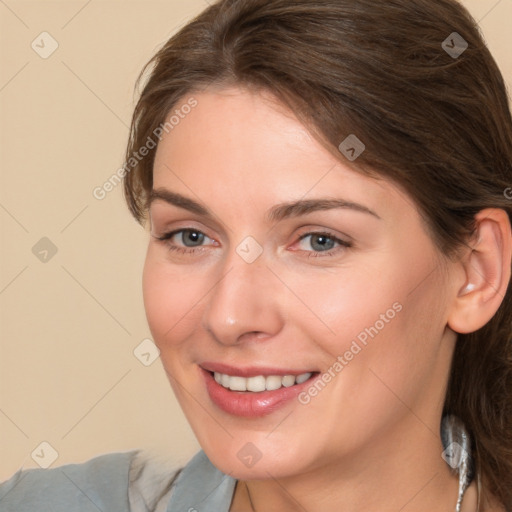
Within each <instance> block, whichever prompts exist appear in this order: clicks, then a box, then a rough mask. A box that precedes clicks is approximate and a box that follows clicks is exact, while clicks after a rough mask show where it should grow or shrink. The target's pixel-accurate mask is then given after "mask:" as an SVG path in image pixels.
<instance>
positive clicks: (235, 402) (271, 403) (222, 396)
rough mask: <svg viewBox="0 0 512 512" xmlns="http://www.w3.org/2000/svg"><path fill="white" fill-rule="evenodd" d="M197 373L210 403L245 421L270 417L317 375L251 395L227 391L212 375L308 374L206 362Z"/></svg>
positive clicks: (248, 392)
mask: <svg viewBox="0 0 512 512" xmlns="http://www.w3.org/2000/svg"><path fill="white" fill-rule="evenodd" d="M199 370H200V372H201V374H202V376H203V378H204V381H205V384H206V389H207V391H208V395H209V396H210V399H211V400H212V402H213V403H214V404H215V405H217V406H218V407H219V408H220V409H222V410H223V411H224V412H226V413H228V414H232V415H234V416H240V417H245V418H256V417H261V416H266V415H267V414H271V413H272V412H274V411H275V410H277V409H279V408H281V407H283V406H284V405H285V404H286V403H289V402H290V401H291V400H293V399H294V398H296V397H297V395H298V394H299V393H300V392H301V391H302V390H303V389H304V388H306V387H308V386H310V385H311V382H312V380H313V379H315V378H316V377H317V376H318V373H317V372H315V373H313V375H312V376H311V377H310V378H309V379H308V380H307V381H305V382H303V383H302V384H295V385H293V386H290V387H281V388H279V389H276V390H274V391H261V392H259V393H254V392H251V391H231V390H229V389H226V388H225V387H223V386H221V385H220V384H218V383H217V382H216V381H215V379H214V377H213V373H212V372H219V373H225V374H227V375H232V376H240V377H255V376H257V375H265V376H267V375H301V374H302V373H306V372H308V370H304V371H291V370H285V369H277V368H276V369H274V368H268V367H267V368H263V367H250V368H249V367H246V368H235V367H232V366H229V365H225V364H221V363H210V362H206V363H202V364H201V366H200V367H199Z"/></svg>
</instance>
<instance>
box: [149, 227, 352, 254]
mask: <svg viewBox="0 0 512 512" xmlns="http://www.w3.org/2000/svg"><path fill="white" fill-rule="evenodd" d="M186 232H192V233H198V234H200V235H204V236H205V237H207V238H210V237H208V236H207V235H205V234H204V233H203V232H202V231H199V230H198V229H191V228H182V229H176V230H174V231H170V232H168V233H164V234H163V235H162V236H161V237H157V236H154V238H156V239H157V240H158V241H160V242H163V243H164V244H165V245H166V246H167V249H168V250H169V251H173V252H177V253H180V254H192V253H195V252H197V250H200V251H202V250H204V247H203V246H197V247H181V246H178V245H173V244H171V243H170V242H169V241H170V239H171V238H172V237H173V236H175V235H178V234H180V233H186ZM314 235H316V236H323V237H326V238H329V239H330V240H332V241H334V242H335V243H337V244H338V247H336V248H333V249H329V250H327V251H302V252H307V253H308V256H307V257H308V258H318V257H326V256H336V255H337V254H338V252H339V251H341V250H345V249H348V248H350V247H352V243H351V242H347V241H346V240H342V239H340V238H338V237H336V236H334V235H333V234H332V233H329V232H327V231H311V232H308V233H304V234H302V235H300V237H299V242H300V241H302V240H304V239H305V238H307V237H308V236H314Z"/></svg>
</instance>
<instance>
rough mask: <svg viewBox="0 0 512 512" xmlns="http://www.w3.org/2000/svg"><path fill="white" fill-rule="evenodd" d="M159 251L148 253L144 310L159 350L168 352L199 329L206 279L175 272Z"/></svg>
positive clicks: (178, 271) (144, 283)
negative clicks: (199, 309)
mask: <svg viewBox="0 0 512 512" xmlns="http://www.w3.org/2000/svg"><path fill="white" fill-rule="evenodd" d="M155 252H156V251H152V250H151V248H150V249H149V250H148V255H147V257H146V262H145V265H144V272H143V281H142V283H143V297H144V307H145V310H146V317H147V320H148V324H149V328H150V330H151V333H152V335H153V339H154V341H155V343H156V345H157V346H158V348H159V349H160V350H161V351H162V352H164V351H165V350H168V349H170V348H172V347H175V346H176V345H178V344H179V343H180V340H183V339H186V338H187V336H188V335H189V334H190V331H191V329H193V327H194V326H197V325H199V319H198V318H196V317H197V313H196V312H197V310H198V304H199V302H200V300H201V298H202V297H203V296H204V294H205V292H204V282H205V281H204V279H203V280H201V279H200V278H198V277H197V273H196V272H193V271H191V272H190V273H187V272H184V271H183V269H181V268H180V269H178V270H177V271H173V267H172V266H171V265H169V263H168V262H166V261H165V258H162V257H161V256H159V255H156V254H154V253H155Z"/></svg>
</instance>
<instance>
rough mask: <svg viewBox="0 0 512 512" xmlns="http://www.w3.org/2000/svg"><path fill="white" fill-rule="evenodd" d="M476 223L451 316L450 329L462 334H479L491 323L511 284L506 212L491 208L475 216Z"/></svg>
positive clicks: (510, 244) (511, 245)
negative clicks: (477, 332)
mask: <svg viewBox="0 0 512 512" xmlns="http://www.w3.org/2000/svg"><path fill="white" fill-rule="evenodd" d="M475 222H476V231H475V236H474V242H473V243H472V244H471V245H470V251H469V253H468V254H467V255H466V256H465V257H464V259H463V260H462V261H460V263H459V264H460V265H461V266H462V268H463V273H462V274H461V275H462V276H463V279H461V280H460V281H459V282H457V295H456V297H455V298H454V302H453V304H452V308H451V310H450V312H449V317H448V326H449V327H450V328H451V329H452V330H454V331H455V332H458V333H461V334H466V333H470V332H474V331H477V330H478V329H480V328H481V327H483V326H484V325H485V324H486V323H487V322H489V320H490V319H491V318H492V317H493V316H494V315H495V313H496V311H497V310H498V308H499V307H500V305H501V303H502V301H503V299H504V297H505V293H506V291H507V288H508V283H509V281H510V273H511V263H512V230H511V226H510V220H509V218H508V215H507V213H506V212H505V210H501V209H497V208H488V209H485V210H482V211H480V212H479V213H478V214H477V215H476V216H475ZM462 280H464V282H462Z"/></svg>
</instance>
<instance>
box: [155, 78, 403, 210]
mask: <svg viewBox="0 0 512 512" xmlns="http://www.w3.org/2000/svg"><path fill="white" fill-rule="evenodd" d="M191 96H193V98H194V100H195V102H196V106H195V107H194V108H192V109H186V110H187V111H188V113H187V114H186V115H184V114H182V116H180V118H179V122H178V123H177V124H175V125H174V127H173V128H172V130H170V131H169V132H168V133H164V135H163V138H162V140H161V142H160V143H159V145H158V148H157V153H156V158H155V164H154V175H153V178H154V180H153V181H154V188H160V187H165V188H169V189H171V190H173V191H175V192H179V193H181V194H185V195H188V196H189V197H191V196H194V195H195V196H198V197H199V198H200V199H201V200H203V201H204V202H206V203H208V202H211V201H213V202H215V201H216V200H220V199H226V198H228V197H229V200H230V204H232V205H233V206H234V207H238V208H240V209H242V210H245V209H247V208H248V207H249V205H250V204H252V203H254V202H258V205H259V206H261V203H262V202H265V203H266V206H267V207H271V205H272V204H273V203H277V202H280V201H283V200H298V199H302V198H313V197H326V196H329V197H338V196H340V197H343V198H344V199H347V200H352V201H358V202H362V203H363V204H364V203H372V204H373V206H374V207H375V208H372V209H376V205H377V206H378V205H381V204H383V203H387V202H389V201H390V200H391V199H392V198H394V199H395V200H396V199H397V196H401V195H403V194H401V192H400V191H399V190H398V189H397V188H396V187H394V186H393V185H392V184H391V183H389V182H387V181H386V180H376V179H373V178H370V177H368V176H365V175H363V174H361V173H359V172H357V171H355V170H353V169H352V168H351V167H350V166H349V162H348V161H344V157H343V156H341V155H340V157H339V158H335V157H334V156H333V155H332V154H331V153H330V152H329V151H327V150H326V149H325V148H324V147H323V146H322V145H321V144H320V143H319V142H318V141H317V140H316V139H314V137H312V135H311V134H310V133H309V132H308V130H307V129H306V128H305V127H304V126H303V125H302V124H301V123H300V122H299V121H298V120H297V119H296V117H295V116H294V115H293V113H292V112H290V111H289V110H287V109H286V107H284V106H283V105H281V104H280V103H279V102H278V101H277V100H276V99H275V98H274V97H272V96H270V95H268V94H260V93H254V92H251V91H248V90H245V89H241V88H229V89H221V90H211V91H206V92H202V93H197V94H193V95H191ZM189 99H190V96H187V97H185V98H184V99H183V100H182V102H181V103H178V104H177V106H176V107H175V108H174V109H173V111H172V112H171V113H170V114H169V116H173V115H175V116H176V109H178V110H179V109H180V104H181V105H183V104H184V102H186V101H188V100H189ZM178 114H179V112H178ZM174 121H176V119H175V120H174ZM392 196H393V197H392Z"/></svg>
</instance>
